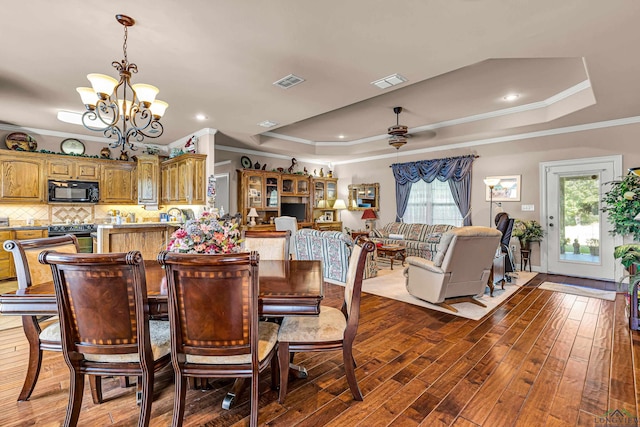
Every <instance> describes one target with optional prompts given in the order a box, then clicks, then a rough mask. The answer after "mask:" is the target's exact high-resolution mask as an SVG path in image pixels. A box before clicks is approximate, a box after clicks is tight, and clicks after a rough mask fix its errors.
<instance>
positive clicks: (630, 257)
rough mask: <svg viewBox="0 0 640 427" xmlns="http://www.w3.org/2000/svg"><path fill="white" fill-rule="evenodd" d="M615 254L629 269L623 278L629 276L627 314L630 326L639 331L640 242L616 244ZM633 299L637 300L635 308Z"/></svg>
mask: <svg viewBox="0 0 640 427" xmlns="http://www.w3.org/2000/svg"><path fill="white" fill-rule="evenodd" d="M613 256H614V258H616V259H620V262H621V263H622V265H623V266H624V268H625V269H626V270H627V274H625V275H624V276H623V277H622V278H621V279H620V282H619V284H620V285H621V284H622V281H623V280H624V279H626V278H627V277H628V278H629V293H628V294H627V315H628V316H629V328H631V329H633V330H635V331H637V330H640V319H638V311H639V309H640V307H638V293H637V290H638V286H637V285H636V283H637V281H638V280H639V279H640V268H639V267H640V244H639V243H631V244H628V245H620V246H616V248H615V249H614V251H613ZM631 301H635V303H634V306H633V308H631Z"/></svg>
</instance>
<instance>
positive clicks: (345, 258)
mask: <svg viewBox="0 0 640 427" xmlns="http://www.w3.org/2000/svg"><path fill="white" fill-rule="evenodd" d="M292 244H293V255H294V257H295V259H300V260H310V259H319V260H321V261H322V268H323V276H324V280H325V281H327V282H330V283H340V284H344V283H345V282H346V281H347V271H348V269H349V257H350V256H351V249H352V248H353V244H354V243H353V239H351V237H350V236H349V235H347V234H344V233H342V232H340V231H319V230H312V229H309V228H303V229H301V230H298V232H297V233H296V235H295V236H294V237H293V239H292ZM377 272H378V269H377V266H376V261H375V251H374V252H372V253H370V254H369V259H367V263H366V265H365V272H364V278H365V279H367V278H369V277H373V276H375V275H377Z"/></svg>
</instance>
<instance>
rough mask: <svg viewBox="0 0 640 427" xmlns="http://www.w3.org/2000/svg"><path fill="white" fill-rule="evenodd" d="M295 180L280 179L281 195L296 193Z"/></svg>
mask: <svg viewBox="0 0 640 427" xmlns="http://www.w3.org/2000/svg"><path fill="white" fill-rule="evenodd" d="M295 182H296V180H295V179H293V178H288V177H287V178H282V195H283V196H288V195H291V194H295V193H296V187H295V185H296V184H295Z"/></svg>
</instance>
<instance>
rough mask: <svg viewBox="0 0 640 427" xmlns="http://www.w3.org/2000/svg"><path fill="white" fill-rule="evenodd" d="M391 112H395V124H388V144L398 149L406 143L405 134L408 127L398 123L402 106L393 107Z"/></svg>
mask: <svg viewBox="0 0 640 427" xmlns="http://www.w3.org/2000/svg"><path fill="white" fill-rule="evenodd" d="M393 112H394V113H395V114H396V124H395V125H393V126H389V129H387V133H388V134H389V135H390V136H391V138H389V145H390V146H392V147H394V148H395V149H396V150H399V149H400V147H402V146H403V145H405V144H406V143H407V136H408V135H407V134H408V132H409V128H408V127H407V126H405V125H401V124H400V113H402V107H393Z"/></svg>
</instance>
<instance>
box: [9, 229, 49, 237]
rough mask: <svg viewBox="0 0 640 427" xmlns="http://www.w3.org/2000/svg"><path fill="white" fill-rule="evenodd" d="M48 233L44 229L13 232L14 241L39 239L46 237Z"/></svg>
mask: <svg viewBox="0 0 640 427" xmlns="http://www.w3.org/2000/svg"><path fill="white" fill-rule="evenodd" d="M48 235H49V232H48V231H47V230H45V229H41V230H14V239H16V240H27V239H40V238H42V237H47V236H48Z"/></svg>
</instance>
